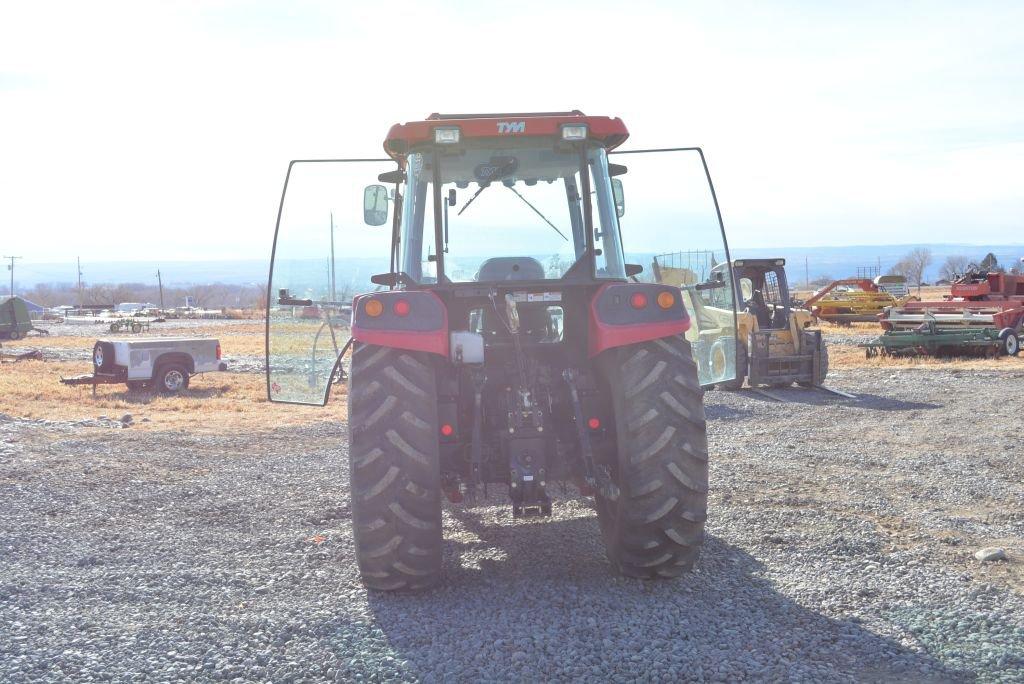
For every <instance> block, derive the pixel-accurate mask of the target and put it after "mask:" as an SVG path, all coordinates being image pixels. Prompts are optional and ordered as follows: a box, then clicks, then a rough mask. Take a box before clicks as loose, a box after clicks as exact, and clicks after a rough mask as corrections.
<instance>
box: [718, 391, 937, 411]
mask: <svg viewBox="0 0 1024 684" xmlns="http://www.w3.org/2000/svg"><path fill="white" fill-rule="evenodd" d="M768 391H769V392H771V393H772V394H776V395H778V396H780V397H782V398H784V399H785V400H786V403H787V404H805V405H808V406H828V405H835V406H849V407H853V408H864V409H869V410H872V411H921V410H924V409H937V408H943V405H942V404H936V403H934V402H930V401H904V400H902V399H894V398H892V397H885V396H882V395H879V394H869V393H867V392H856V393H854V394H856V396H857V398H856V399H847V398H845V397H841V396H838V395H834V394H830V393H827V392H823V391H814V390H805V389H796V388H777V387H776V388H770V389H768ZM738 394H741V395H742V396H743V397H745V398H746V399H750V400H751V401H756V402H759V403H765V404H774V405H779V402H777V401H775V400H774V399H771V398H769V397H766V396H764V395H762V394H758V393H757V392H752V391H750V390H749V389H744V390H741V392H738Z"/></svg>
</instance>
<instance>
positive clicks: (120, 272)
mask: <svg viewBox="0 0 1024 684" xmlns="http://www.w3.org/2000/svg"><path fill="white" fill-rule="evenodd" d="M917 247H926V248H928V249H930V250H931V251H932V254H933V255H934V261H933V263H932V265H931V267H929V269H928V271H927V272H926V273H925V279H926V280H929V281H930V280H934V279H935V278H937V277H938V269H939V266H941V264H942V262H943V261H944V260H945V259H946V257H947V256H955V255H964V256H967V257H970V258H972V259H976V260H981V258H982V257H983V256H985V254H987V253H989V252H992V253H993V254H995V255H996V257H997V258H998V259H999V261H1000V262H1001V263H1003V264H1005V265H1007V266H1010V265H1012V264H1014V263H1018V262H1019V261H1020V259H1021V258H1024V244H1016V245H1012V244H1004V245H930V244H923V245H918V244H911V245H857V246H850V247H781V248H778V249H774V248H765V247H759V248H744V247H742V246H740V245H733V246H732V256H733V258H742V257H750V258H754V257H778V256H781V257H783V258H785V259H786V262H787V263H786V267H787V270H788V271H789V277H790V280H792V281H793V282H802V281H803V280H804V275H805V273H804V271H805V264H806V271H807V274H808V275H809V276H810V278H811V279H814V278H817V277H821V276H825V275H829V276H833V277H835V278H843V277H848V276H853V275H856V274H857V269H858V268H860V267H878V266H880V267H881V271H882V272H883V273H885V272H886V271H887V270H888V269H889V268H891V267H892V266H893V264H895V263H896V262H897V261H898V260H899V259H900V257H902V256H903V255H904V254H906V253H907V252H909V251H910V250H912V249H914V248H917ZM670 250H671V248H670V247H667V248H666V251H670ZM365 261H366V260H363V259H341V258H339V259H338V260H337V269H338V272H339V280H340V279H341V276H340V274H341V273H342V272H343V271H345V270H347V269H348V268H349V267H350V266H351V267H352V268H353V269H354V270H359V271H363V270H365ZM268 266H269V263H268V262H267V261H264V260H259V259H249V260H227V259H224V260H211V261H164V262H156V261H108V262H84V261H83V262H82V272H83V277H82V279H83V280H84V281H85V282H87V283H90V284H98V283H147V284H148V283H154V282H155V281H156V271H157V269H158V268H159V269H160V272H161V274H162V276H163V281H164V285H165V286H183V285H199V284H210V283H225V284H229V285H258V286H263V285H265V284H266V281H267V269H268ZM644 266H645V267H646V266H647V264H646V263H645V264H644ZM75 268H76V265H75V263H74V262H73V261H72V262H68V263H59V264H57V263H43V264H39V263H32V262H29V261H25V262H20V263H18V265H17V267H16V271H15V275H16V277H17V285H18V287H19V288H30V287H33V286H35V285H37V284H40V283H72V282H75V280H76V278H77V274H76V271H75Z"/></svg>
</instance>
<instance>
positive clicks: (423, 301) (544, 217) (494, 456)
mask: <svg viewBox="0 0 1024 684" xmlns="http://www.w3.org/2000/svg"><path fill="white" fill-rule="evenodd" d="M627 137H628V132H627V130H626V127H625V125H624V124H623V122H622V121H621V120H619V119H617V118H608V117H599V116H585V115H584V114H582V113H581V112H579V111H573V112H557V113H540V114H482V115H439V114H433V115H431V116H430V117H428V118H427V119H425V120H423V121H414V122H410V123H406V124H396V125H394V126H393V127H392V128H391V130H390V132H389V133H388V136H387V138H386V140H385V142H384V150H385V152H386V153H387V155H388V157H387V158H386V159H372V160H366V159H338V160H303V161H293V162H292V163H291V164H290V165H289V169H288V175H287V177H286V180H285V190H284V193H283V195H282V199H281V207H280V210H279V214H278V223H277V229H276V234H275V240H274V253H273V258H272V264H271V274H270V283H269V286H268V287H269V291H268V310H267V391H268V396H269V398H270V400H271V401H275V402H290V403H307V404H317V405H324V404H326V402H327V399H328V394H329V392H330V389H331V386H332V385H333V384H336V383H338V382H339V381H340V378H341V377H344V375H345V372H344V371H343V370H342V363H343V359H345V358H346V354H345V352H346V351H347V349H348V347H349V345H351V350H352V354H351V366H350V368H349V370H348V373H347V376H348V382H349V385H348V395H347V402H348V412H349V420H348V439H349V457H350V470H349V473H348V477H349V479H350V483H351V512H352V525H353V531H354V539H355V549H356V556H357V560H358V563H359V567H360V570H361V573H362V579H363V582H364V583H365V584H366V585H367V586H369V587H371V588H374V589H380V590H393V589H416V588H422V587H426V586H429V585H431V584H434V583H436V582H437V581H438V580H439V578H440V575H441V568H442V496H447V498H448V499H449V500H450V501H451V502H453V503H458V502H462V501H466V502H467V503H470V504H472V503H473V502H474V501H476V500H477V497H478V496H479V492H480V490H481V488H486V487H487V486H488V485H489V484H490V485H501V486H504V487H507V489H508V493H509V498H510V499H511V508H512V515H513V516H515V517H520V516H547V515H550V514H551V512H552V506H553V502H552V499H551V496H550V494H549V490H550V489H551V487H552V483H555V482H562V483H564V482H567V481H570V482H573V483H575V484H576V486H577V487H578V488H579V490H580V492H581V494H583V495H585V496H594V497H595V508H596V509H597V515H598V520H599V524H600V528H601V532H602V535H603V537H604V541H605V544H606V548H607V552H608V557H609V559H610V561H611V563H612V564H613V566H615V567H616V568H617V569H618V570H619V571H620V572H622V573H625V574H627V575H631V576H635V577H641V578H657V577H673V576H676V575H677V574H679V573H680V572H682V571H684V570H686V569H688V568H689V567H690V566H691V565H692V564H693V562H694V560H695V559H696V558H697V554H698V551H699V549H700V546H701V543H702V540H703V533H704V522H705V518H706V514H707V487H708V453H707V439H706V433H705V418H704V407H703V402H702V400H703V390H702V385H703V386H708V385H711V384H712V383H713V382H719V381H722V380H723V379H725V380H728V379H730V378H731V376H729V375H728V373H729V372H730V371H729V369H728V368H726V369H720V372H719V374H718V377H714V378H713V377H712V375H711V372H710V370H709V369H708V367H707V364H705V363H703V362H701V363H700V364H698V363H695V361H694V358H693V353H692V350H691V344H690V342H689V341H688V340H690V339H694V340H696V339H701V342H702V344H703V345H705V346H706V345H714V344H715V343H716V342H718V341H719V340H720V339H721V340H726V341H727V342H728V344H729V345H730V348H735V329H736V326H735V310H734V307H733V305H732V304H731V301H732V292H733V286H732V280H731V273H730V272H729V270H728V268H726V270H725V272H724V274H723V273H719V274H717V275H716V276H715V278H712V277H711V273H710V268H707V269H704V270H703V271H702V272H701V273H699V274H697V276H698V278H699V279H700V281H701V282H702V283H703V286H704V288H705V289H707V290H713V291H715V292H719V293H722V297H721V299H722V301H723V302H727V303H726V304H723V307H722V310H724V311H728V312H729V314H730V316H731V317H732V318H733V321H732V324H731V325H729V326H726V327H722V326H717V327H713V328H710V329H708V330H703V329H701V325H702V324H701V321H699V320H697V318H695V316H694V311H693V310H692V303H691V302H690V301H689V300H688V299H687V298H685V297H683V296H682V291H681V290H680V289H679V288H678V287H674V286H670V285H665V284H660V283H657V282H645V280H644V279H645V278H647V277H648V274H645V273H644V272H643V271H644V269H643V268H642V266H640V265H639V264H641V263H644V262H645V260H649V259H650V258H651V256H652V255H654V254H655V253H657V252H659V251H663V249H664V247H665V246H666V245H672V246H679V247H680V248H687V249H689V248H692V249H697V250H701V251H702V252H708V253H711V254H713V255H715V260H717V262H724V263H725V264H729V257H728V251H727V247H726V242H725V235H724V230H723V228H722V224H721V218H720V214H719V211H718V205H717V201H716V200H715V197H714V191H713V188H712V186H711V181H710V176H709V174H708V171H707V166H706V163H705V161H704V156H703V153H702V152H701V151H700V150H699V149H697V148H671V149H658V150H635V151H630V152H624V151H620V150H619V149H618V148H619V146H620V145H621V144H622V143H623V142H624V141H625V140H626V138H627ZM612 160H614V161H612ZM627 164H628V174H627ZM623 176H626V177H628V179H629V180H628V183H629V202H628V206H629V211H628V212H627V211H626V208H627V196H626V193H625V192H624V187H623V186H624V183H623V182H622V178H621V177H623ZM367 181H369V183H367ZM374 181H376V182H374ZM364 186H365V187H364ZM364 224H366V225H364ZM367 225H368V226H369V227H367ZM378 226H380V227H379V228H378ZM387 226H390V230H388V228H387ZM623 236H625V240H624V239H623ZM336 244H337V245H340V246H341V247H340V250H339V251H340V252H341V253H340V254H337V253H336V250H335V245H336ZM627 249H629V250H630V251H629V252H627V251H626V250H627ZM353 295H354V296H353ZM349 306H350V307H351V340H350V341H349V345H344V346H339V344H340V340H341V339H343V338H342V337H341V336H340V332H339V329H340V328H343V327H344V325H345V323H346V321H343V320H342V316H343V315H344V314H343V312H347V311H348V310H349V309H348V307H349ZM309 311H315V312H318V318H310V317H309ZM727 365H730V366H731V363H730V364H727ZM731 372H732V373H735V369H734V368H732V370H731ZM723 374H724V375H725V377H724V378H723V377H722V376H723ZM341 475H342V476H344V474H341Z"/></svg>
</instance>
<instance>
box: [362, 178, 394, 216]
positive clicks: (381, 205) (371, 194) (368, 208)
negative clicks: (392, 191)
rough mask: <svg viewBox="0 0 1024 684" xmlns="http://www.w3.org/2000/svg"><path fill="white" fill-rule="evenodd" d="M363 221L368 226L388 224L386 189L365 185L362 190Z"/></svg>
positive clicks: (380, 186)
mask: <svg viewBox="0 0 1024 684" xmlns="http://www.w3.org/2000/svg"><path fill="white" fill-rule="evenodd" d="M363 221H365V222H366V225H368V226H383V225H384V224H385V223H387V222H388V189H387V188H385V187H384V186H383V185H367V186H366V189H365V190H363Z"/></svg>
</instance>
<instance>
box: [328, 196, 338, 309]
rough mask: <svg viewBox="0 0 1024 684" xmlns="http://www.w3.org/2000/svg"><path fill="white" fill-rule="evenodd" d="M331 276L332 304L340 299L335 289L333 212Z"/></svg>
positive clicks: (332, 218)
mask: <svg viewBox="0 0 1024 684" xmlns="http://www.w3.org/2000/svg"><path fill="white" fill-rule="evenodd" d="M329 275H330V280H331V301H332V302H336V301H338V298H337V296H336V294H335V288H334V285H335V280H334V212H333V211H332V212H331V270H330V273H329Z"/></svg>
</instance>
